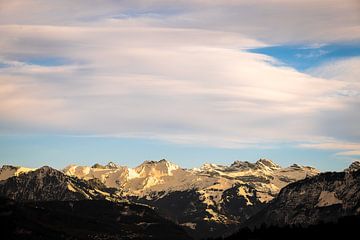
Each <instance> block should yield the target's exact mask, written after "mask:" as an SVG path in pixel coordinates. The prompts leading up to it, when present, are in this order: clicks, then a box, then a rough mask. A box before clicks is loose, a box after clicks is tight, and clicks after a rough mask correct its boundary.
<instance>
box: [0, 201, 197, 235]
mask: <svg viewBox="0 0 360 240" xmlns="http://www.w3.org/2000/svg"><path fill="white" fill-rule="evenodd" d="M0 206H1V208H0V225H1V226H2V231H1V236H2V238H3V239H20V240H22V239H23V240H25V239H56V240H59V239H64V240H65V239H74V240H77V239H79V240H80V239H89V240H108V239H119V240H125V239H126V240H128V239H144V240H148V239H149V240H150V239H159V240H162V239H163V240H167V239H174V240H190V239H191V238H190V237H189V236H188V235H187V234H186V233H185V231H184V230H183V229H182V228H181V227H180V226H177V225H175V224H174V223H172V222H170V221H168V220H165V219H164V218H161V217H160V216H159V215H158V214H156V213H155V212H154V211H153V210H152V209H150V208H148V207H146V206H141V205H135V204H130V203H124V202H121V203H115V202H110V201H103V200H92V201H89V200H80V201H50V202H49V201H47V202H21V203H17V202H14V201H10V200H8V199H2V198H0Z"/></svg>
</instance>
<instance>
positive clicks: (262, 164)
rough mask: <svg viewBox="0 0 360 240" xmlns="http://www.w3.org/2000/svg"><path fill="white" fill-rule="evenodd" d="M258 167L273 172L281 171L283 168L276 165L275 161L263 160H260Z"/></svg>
mask: <svg viewBox="0 0 360 240" xmlns="http://www.w3.org/2000/svg"><path fill="white" fill-rule="evenodd" d="M255 165H256V166H258V167H260V168H263V167H267V168H270V169H271V170H276V169H280V168H281V167H280V166H279V165H277V164H275V163H274V162H273V161H271V160H269V159H263V158H260V159H259V160H258V161H257V162H256V163H255Z"/></svg>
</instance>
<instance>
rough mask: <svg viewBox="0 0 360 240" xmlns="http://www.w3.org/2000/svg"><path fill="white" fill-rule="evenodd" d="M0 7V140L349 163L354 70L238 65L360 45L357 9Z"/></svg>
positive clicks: (313, 4)
mask: <svg viewBox="0 0 360 240" xmlns="http://www.w3.org/2000/svg"><path fill="white" fill-rule="evenodd" d="M95 5H96V6H99V7H96V6H95ZM0 6H1V8H0V11H1V14H0V15H1V16H2V17H1V18H0V24H1V25H0V35H1V36H2V37H1V39H0V116H1V120H0V131H1V133H3V134H14V133H53V134H68V135H80V136H81V135H89V136H114V137H136V138H154V139H161V140H166V141H171V142H176V143H183V144H205V145H210V146H216V147H246V146H259V147H267V146H271V145H274V144H277V143H281V142H297V143H302V144H305V145H302V146H303V147H314V146H315V147H316V146H317V147H319V146H324V145H316V144H329V143H340V142H347V143H349V144H353V145H351V146H353V148H344V147H343V148H341V149H346V150H347V151H346V152H345V153H343V155H349V154H350V153H352V154H353V153H356V154H353V155H358V152H357V151H356V150H358V145H356V144H355V145H354V143H356V142H358V141H359V137H360V132H359V131H360V129H359V127H358V124H357V121H358V119H360V116H359V114H358V112H359V111H358V110H359V103H360V101H359V99H360V95H359V91H360V86H359V81H358V79H357V78H358V76H359V74H358V70H357V69H359V68H357V67H356V66H359V59H358V58H351V59H346V60H341V61H333V62H331V63H329V64H325V65H322V66H318V67H316V68H313V69H311V70H309V71H308V72H306V73H300V72H298V71H296V70H294V69H292V68H290V67H286V66H284V65H282V64H281V63H279V62H278V61H277V60H276V59H274V58H271V57H269V56H265V55H262V54H255V53H249V52H247V51H246V49H249V48H255V47H263V46H267V45H271V44H274V43H277V44H279V43H294V44H295V43H299V42H300V43H303V44H318V43H323V42H325V43H331V42H337V41H359V40H360V30H359V29H360V28H359V18H358V17H359V16H358V15H357V14H356V13H355V11H356V9H357V8H358V7H359V5H358V4H357V2H356V1H353V2H352V1H349V2H347V3H346V4H345V3H344V2H343V1H325V2H324V1H260V2H257V3H255V4H254V3H249V2H245V1H221V2H215V3H214V1H191V2H187V1H176V2H173V3H171V4H170V3H168V1H166V2H164V1H124V2H122V3H121V4H118V3H117V1H109V2H107V4H104V3H103V1H99V2H98V3H97V4H94V5H89V4H88V2H87V1H77V3H76V4H70V2H66V1H59V2H58V3H51V4H50V3H49V2H48V1H10V2H9V1H1V5H0ZM325 6H326V7H325ZM79 10H81V11H79ZM306 144H307V145H306ZM325 146H330V145H325ZM331 146H333V145H331ZM337 146H339V145H337ZM335 149H336V148H335Z"/></svg>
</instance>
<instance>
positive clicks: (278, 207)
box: [246, 170, 360, 227]
mask: <svg viewBox="0 0 360 240" xmlns="http://www.w3.org/2000/svg"><path fill="white" fill-rule="evenodd" d="M359 214H360V171H359V170H357V171H355V170H354V171H345V172H326V173H321V174H319V175H317V176H314V177H312V178H307V179H304V180H300V181H298V182H295V183H291V184H289V185H288V186H286V187H284V188H283V189H282V190H281V191H280V193H279V194H278V196H277V197H276V198H275V199H274V200H273V201H271V202H270V203H269V204H268V205H267V206H266V207H265V208H264V209H263V210H261V211H260V212H259V213H258V214H256V215H255V216H253V217H252V218H251V219H250V220H249V221H248V222H247V223H246V226H248V227H255V226H260V225H261V224H263V223H265V224H267V225H275V226H285V225H296V224H298V225H299V224H300V225H303V226H306V225H311V224H317V223H319V222H329V221H335V220H337V219H339V218H340V217H343V216H349V215H359Z"/></svg>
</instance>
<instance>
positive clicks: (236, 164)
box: [230, 160, 255, 169]
mask: <svg viewBox="0 0 360 240" xmlns="http://www.w3.org/2000/svg"><path fill="white" fill-rule="evenodd" d="M254 166H255V164H253V163H250V162H248V161H245V162H243V161H239V160H236V161H234V162H233V163H232V164H231V165H230V168H238V169H249V168H254Z"/></svg>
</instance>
